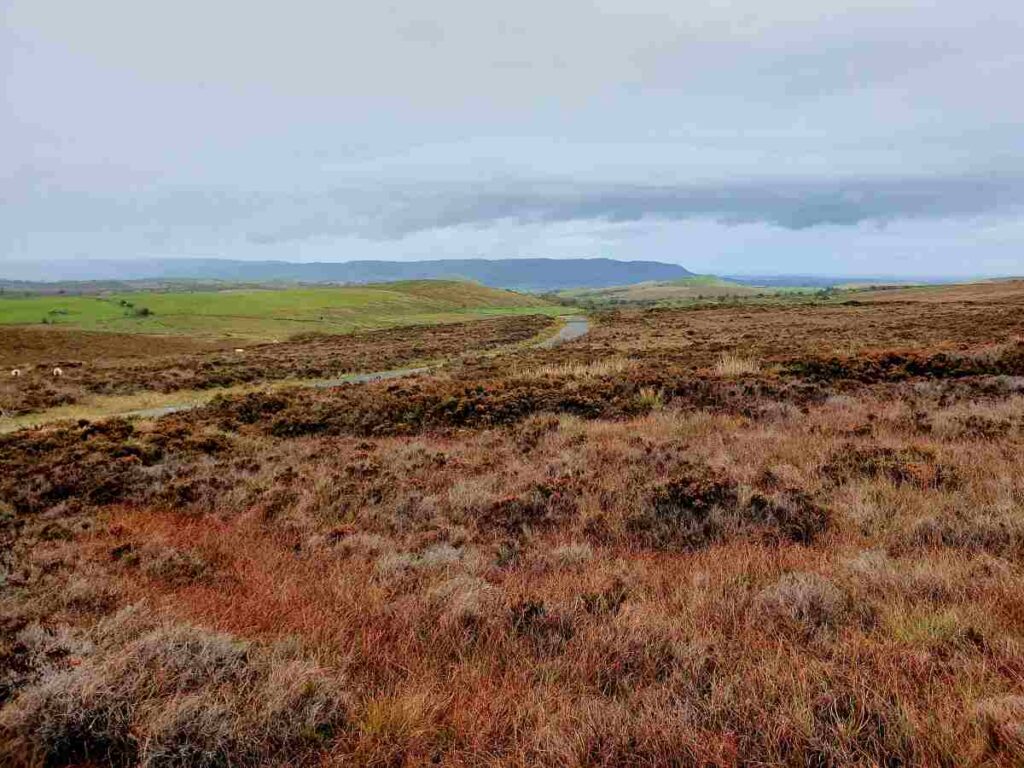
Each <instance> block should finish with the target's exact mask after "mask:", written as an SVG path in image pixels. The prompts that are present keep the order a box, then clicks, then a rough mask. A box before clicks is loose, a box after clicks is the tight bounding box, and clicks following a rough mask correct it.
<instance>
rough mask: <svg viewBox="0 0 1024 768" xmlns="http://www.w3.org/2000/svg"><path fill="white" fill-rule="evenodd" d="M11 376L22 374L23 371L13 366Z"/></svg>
mask: <svg viewBox="0 0 1024 768" xmlns="http://www.w3.org/2000/svg"><path fill="white" fill-rule="evenodd" d="M11 376H14V377H18V376H21V371H20V370H19V369H17V368H12V369H11Z"/></svg>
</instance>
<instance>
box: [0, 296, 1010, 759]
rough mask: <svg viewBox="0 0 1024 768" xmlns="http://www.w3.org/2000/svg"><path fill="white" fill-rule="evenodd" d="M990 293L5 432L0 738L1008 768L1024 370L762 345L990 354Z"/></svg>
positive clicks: (59, 750) (339, 752)
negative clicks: (846, 357) (1011, 380)
mask: <svg viewBox="0 0 1024 768" xmlns="http://www.w3.org/2000/svg"><path fill="white" fill-rule="evenodd" d="M975 290H976V289H975V288H971V291H975ZM901 306H902V305H899V304H896V305H894V307H897V308H898V307H901ZM1005 309H1006V306H1005V301H1004V299H1003V298H1000V299H999V301H994V302H992V303H991V304H988V305H985V304H978V303H977V302H976V301H975V303H970V304H968V303H964V302H961V303H958V304H957V305H956V306H949V305H942V304H936V305H935V307H934V313H933V314H931V315H928V313H929V312H933V310H932V309H926V310H924V313H925V315H926V316H927V317H930V320H929V319H927V317H926V319H925V320H924V321H921V324H918V325H915V323H916V322H917V321H915V320H913V319H912V318H911V315H904V316H903V320H904V321H906V323H907V324H908V326H909V327H904V326H901V325H899V324H898V323H896V322H895V321H892V322H890V320H889V319H888V318H887V317H886V316H883V315H877V314H871V313H868V312H867V311H866V310H865V309H864V308H863V307H857V306H852V307H844V308H836V307H819V308H808V307H801V308H798V309H788V308H782V309H779V310H775V311H773V312H774V313H773V312H766V313H762V314H761V315H759V316H760V317H761V319H762V320H763V321H764V322H762V323H761V324H759V325H751V324H749V323H748V324H747V325H746V328H745V330H744V329H743V326H742V324H741V321H740V319H739V315H738V314H735V315H734V314H732V313H733V312H734V310H705V311H699V312H693V311H679V312H672V313H666V312H653V313H642V314H632V313H627V314H623V315H609V316H606V317H603V318H602V320H601V323H600V325H599V326H598V328H597V330H596V331H595V333H594V335H593V337H589V338H586V339H581V340H579V341H576V342H573V343H572V344H570V345H567V347H565V348H564V349H562V350H561V351H551V352H549V351H529V352H527V351H524V352H519V353H515V354H511V355H508V356H502V357H499V358H494V359H482V360H479V361H472V360H467V361H466V362H465V363H464V364H463V365H460V366H456V367H455V368H453V369H452V370H449V371H447V372H445V373H444V374H440V375H436V376H433V377H424V378H423V379H422V380H419V381H415V382H387V383H380V384H375V385H369V386H367V387H365V388H351V389H350V390H348V391H344V392H320V393H309V392H280V393H275V394H274V395H273V396H269V395H268V396H263V397H260V398H251V397H250V398H237V399H232V400H228V401H225V402H222V403H218V404H216V405H214V406H210V407H208V408H206V409H202V410H200V411H198V412H196V413H194V414H188V415H187V416H175V417H170V418H167V419H163V420H160V421H158V422H155V423H140V424H136V425H128V424H124V423H122V422H116V421H114V422H107V423H105V424H100V425H88V424H87V425H77V426H67V427H62V428H55V429H50V430H37V431H32V432H26V433H21V434H16V435H11V436H7V437H3V438H0V499H2V500H3V503H4V504H5V506H4V507H3V508H0V520H2V521H3V523H2V526H0V536H2V537H3V538H2V541H0V544H2V545H3V546H2V549H0V551H2V552H3V555H2V556H0V568H2V571H0V573H2V575H3V578H4V579H5V584H6V585H9V586H10V587H12V589H8V590H6V591H3V592H0V619H2V620H0V670H2V675H0V706H2V707H3V708H2V710H0V723H2V726H0V727H2V728H3V730H2V731H0V749H2V750H6V752H3V753H2V754H3V755H4V756H5V757H6V758H7V760H8V762H11V763H12V764H30V765H31V764H40V765H41V764H51V765H69V764H73V763H74V762H75V761H78V762H82V761H85V760H92V761H93V762H98V763H100V764H103V763H105V762H106V763H112V762H121V763H122V764H124V763H128V764H134V763H142V764H145V765H180V764H211V765H219V764H233V765H234V764H238V765H273V764H281V763H286V764H303V763H306V764H320V765H422V764H428V763H433V764H446V765H461V766H477V765H495V766H497V765H518V766H526V765H551V766H555V765H558V766H562V765H575V766H620V765H637V766H640V765H642V766H655V765H717V766H733V765H741V764H743V765H752V764H767V765H793V766H806V765H830V766H846V765H851V766H854V765H986V766H989V765H991V766H1013V765H1019V764H1020V761H1021V759H1022V755H1024V751H1022V750H1024V747H1022V745H1024V736H1022V734H1024V731H1022V727H1024V725H1022V724H1024V708H1022V704H1021V702H1022V701H1024V682H1022V681H1024V648H1022V646H1021V643H1020V638H1021V637H1022V636H1024V597H1022V596H1024V571H1022V570H1021V565H1020V564H1021V562H1022V560H1021V558H1022V557H1024V513H1022V510H1024V479H1022V478H1024V451H1022V450H1021V447H1022V440H1024V394H1022V393H1021V392H1020V391H1018V390H1016V389H1015V388H1014V387H1013V386H1012V385H1011V384H1008V383H1007V382H1006V381H1005V380H1004V379H1002V378H999V376H1004V377H1008V376H1013V375H1022V374H1024V371H1022V372H1021V373H1020V374H1014V373H1012V372H1011V373H1003V374H992V373H988V372H985V370H987V369H985V370H981V371H979V370H973V371H969V372H964V370H963V369H962V368H961V367H958V368H956V370H957V371H958V373H957V375H955V376H951V375H949V368H948V366H947V367H941V366H938V365H936V364H932V365H929V366H923V367H914V368H911V369H905V372H906V375H905V376H904V375H901V376H900V377H886V376H873V377H861V378H856V379H851V378H849V377H847V375H846V374H845V373H843V372H840V375H834V376H830V377H822V376H819V375H817V374H815V375H810V374H807V375H805V374H802V373H801V370H803V368H801V367H800V366H799V365H794V366H793V367H791V368H790V369H786V368H785V367H783V364H784V363H785V361H786V360H789V361H790V362H794V361H795V362H798V363H806V362H807V361H808V360H810V359H818V357H819V354H818V347H817V346H816V344H817V343H818V342H816V341H815V340H814V337H815V336H816V335H817V334H820V333H822V332H824V334H825V336H829V337H832V338H829V339H827V342H828V343H829V344H831V343H832V341H833V340H835V339H839V338H840V337H842V339H843V341H844V344H846V345H847V346H848V347H849V348H852V349H855V350H859V351H855V352H854V353H852V354H853V356H852V358H851V362H853V363H855V364H856V365H855V366H853V367H850V366H848V368H849V369H850V370H853V369H856V366H857V365H859V366H864V365H868V362H867V361H874V360H877V359H878V355H886V354H890V353H893V354H895V352H893V350H895V349H897V348H899V349H900V350H903V352H900V354H905V351H906V349H908V348H913V349H914V350H916V351H915V352H914V355H916V356H920V359H928V360H932V361H933V363H934V359H935V358H934V356H935V355H936V354H939V353H940V351H941V350H949V349H954V348H955V349H956V350H958V354H960V355H962V356H963V357H964V358H965V359H970V360H975V361H976V360H987V361H988V362H986V363H985V364H986V365H988V366H991V365H993V364H994V363H993V361H996V362H997V363H998V364H999V365H1002V364H1003V363H1004V362H1005V361H1006V360H1008V359H1011V358H1007V357H1006V356H1005V355H1004V354H1003V352H1000V353H999V354H998V355H995V356H992V355H991V354H989V353H987V352H985V350H988V349H990V348H994V347H997V346H999V345H1006V344H1008V343H1010V342H1007V341H1006V340H1005V338H1004V335H1005V334H1006V333H1007V332H1009V331H1010V330H1011V329H1012V328H1017V329H1018V331H1017V332H1019V330H1020V329H1019V326H1020V325H1021V323H1022V322H1024V318H1022V316H1021V314H1020V313H1019V312H1018V313H1007V312H1005ZM818 311H820V312H822V313H824V314H823V315H815V312H818ZM896 311H897V313H899V312H900V311H901V310H899V309H897V310H896ZM735 312H740V311H739V310H736V311H735ZM844 312H845V313H848V314H846V315H844V316H842V317H841V318H840V317H839V314H837V313H844ZM959 313H963V316H961V315H960V314H959ZM741 314H742V313H741ZM755 314H757V313H755ZM840 320H841V327H840ZM940 320H942V321H943V323H944V324H940V322H939V321H940ZM716 323H719V324H720V326H721V327H720V330H718V331H715V330H713V326H714V325H715V324H716ZM782 325H786V326H787V327H792V328H795V329H796V330H795V331H794V332H793V333H791V334H789V335H787V336H786V337H785V338H779V337H772V336H771V334H773V333H774V332H775V330H776V329H777V328H778V327H780V326H782ZM829 328H832V330H828V329H829ZM823 329H824V330H823ZM628 330H630V331H635V332H636V335H635V339H636V344H635V345H634V349H633V350H632V351H631V352H629V360H630V363H629V365H628V366H627V367H625V368H619V367H618V365H617V364H609V365H607V366H606V367H602V365H601V360H602V359H603V358H602V356H603V355H604V353H605V352H606V351H608V349H609V348H610V347H614V346H616V345H617V344H618V343H619V342H618V340H620V339H624V338H625V334H626V333H627V331H628ZM666 337H671V338H674V339H675V340H676V341H678V340H679V339H682V338H686V339H689V340H690V341H689V343H686V344H683V343H676V344H673V343H668V341H667V340H666ZM723 347H724V348H723ZM1010 349H1012V347H1011V348H1010ZM1004 351H1005V350H1004ZM617 354H618V353H617ZM723 354H730V355H735V356H737V357H738V358H739V359H743V360H761V361H770V362H766V364H765V365H764V366H763V367H762V368H761V369H760V371H746V372H744V373H743V374H742V375H738V376H735V377H733V376H725V377H723V376H720V375H718V374H717V373H716V371H715V370H714V366H715V361H716V360H719V359H720V358H721V356H722V355H723ZM560 355H561V356H562V357H564V358H567V359H561V358H560V357H559V356H560ZM621 357H622V355H620V359H621ZM613 359H614V358H613ZM915 359H918V358H917V357H915ZM972 364H973V363H972ZM958 365H959V364H958ZM777 366H778V367H777ZM844 370H846V369H844ZM857 370H860V369H857ZM523 372H529V373H528V374H524V373H523ZM513 374H514V375H513ZM654 401H656V402H657V406H655V405H654ZM300 423H301V424H302V425H305V426H304V427H303V428H302V429H297V428H293V429H290V430H285V429H281V428H280V425H283V424H289V425H293V426H294V425H296V424H300ZM318 424H319V425H324V424H326V425H327V427H326V428H324V427H316V425H318ZM275 425H277V426H275ZM126 606H134V608H132V609H131V610H130V611H129V613H124V611H125V607H126ZM158 668H159V670H161V671H159V672H158V671H157V669H158ZM83 723H84V724H87V725H83ZM204 761H205V763H204Z"/></svg>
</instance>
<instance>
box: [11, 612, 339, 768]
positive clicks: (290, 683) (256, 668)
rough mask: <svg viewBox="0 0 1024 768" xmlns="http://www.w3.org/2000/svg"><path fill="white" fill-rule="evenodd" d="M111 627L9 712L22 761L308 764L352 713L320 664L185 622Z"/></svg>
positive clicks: (14, 760)
mask: <svg viewBox="0 0 1024 768" xmlns="http://www.w3.org/2000/svg"><path fill="white" fill-rule="evenodd" d="M136 621H137V620H135V621H132V620H127V621H120V622H119V621H117V620H115V621H113V622H111V623H110V624H109V625H108V626H105V627H103V629H102V633H101V635H100V638H99V646H98V647H97V648H96V649H94V650H92V651H91V652H90V653H89V654H88V655H86V656H84V657H82V658H76V659H75V662H74V665H73V666H71V667H70V668H68V669H66V670H63V671H60V672H57V673H54V674H51V675H49V676H48V677H47V678H46V679H44V680H43V681H42V682H40V683H39V684H38V685H36V686H35V687H33V688H30V689H29V690H28V691H26V692H25V693H24V694H22V695H21V696H20V697H18V698H17V699H16V700H15V701H14V703H13V704H12V705H10V706H9V707H7V708H6V709H5V710H4V711H3V716H2V718H0V729H2V730H0V733H2V734H4V738H3V741H2V742H0V743H2V749H3V753H2V754H5V755H6V758H5V759H7V760H10V761H11V764H26V765H66V764H69V763H76V762H95V763H102V764H107V765H135V764H138V765H143V766H186V765H188V766H194V765H208V766H216V765H228V764H233V765H259V764H265V763H266V762H267V761H268V760H270V759H272V758H273V759H281V758H287V759H289V760H290V761H291V760H296V761H299V760H301V759H303V758H304V757H306V756H308V754H309V753H311V752H313V751H316V750H317V749H318V748H320V747H322V745H323V743H324V742H325V740H327V739H329V738H330V737H331V736H332V735H333V734H334V733H335V731H336V730H337V729H339V728H341V727H343V726H344V724H345V722H346V718H347V717H348V712H349V706H350V697H349V695H348V693H347V692H346V691H345V690H344V688H342V687H341V686H340V685H339V684H338V682H337V680H336V679H335V678H334V677H331V676H328V675H326V674H325V673H324V672H323V671H322V670H321V669H319V668H318V667H317V666H316V665H314V664H311V663H310V662H307V661H303V660H301V659H297V658H289V657H288V656H286V655H283V654H280V653H276V652H274V651H272V650H266V649H260V648H254V647H253V646H251V645H249V644H248V643H245V642H241V641H239V640H236V639H234V638H232V637H229V636H227V635H223V634H217V633H211V632H206V631H203V630H200V629H197V628H195V627H190V626H185V625H168V626H158V627H154V628H152V629H146V630H143V629H141V628H140V627H139V626H138V624H137V623H136Z"/></svg>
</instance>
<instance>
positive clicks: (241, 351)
mask: <svg viewBox="0 0 1024 768" xmlns="http://www.w3.org/2000/svg"><path fill="white" fill-rule="evenodd" d="M235 352H237V353H238V354H242V353H243V352H245V350H244V349H242V348H241V347H238V348H237V349H236V350H235Z"/></svg>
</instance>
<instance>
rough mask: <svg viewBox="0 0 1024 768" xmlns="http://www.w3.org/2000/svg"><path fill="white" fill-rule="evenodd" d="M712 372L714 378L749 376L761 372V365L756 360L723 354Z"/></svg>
mask: <svg viewBox="0 0 1024 768" xmlns="http://www.w3.org/2000/svg"><path fill="white" fill-rule="evenodd" d="M713 370H714V373H715V375H716V376H723V377H733V376H751V375H754V374H758V373H760V372H761V364H760V363H759V362H758V361H757V360H752V359H750V358H746V357H740V356H738V355H734V354H729V353H727V352H724V353H722V355H721V356H720V357H719V358H718V360H717V361H716V362H715V367H714V369H713Z"/></svg>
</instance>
